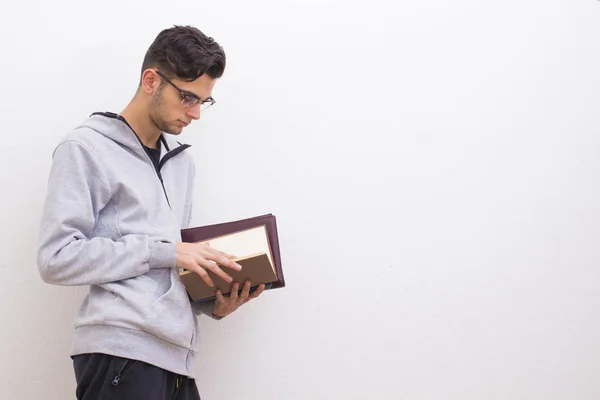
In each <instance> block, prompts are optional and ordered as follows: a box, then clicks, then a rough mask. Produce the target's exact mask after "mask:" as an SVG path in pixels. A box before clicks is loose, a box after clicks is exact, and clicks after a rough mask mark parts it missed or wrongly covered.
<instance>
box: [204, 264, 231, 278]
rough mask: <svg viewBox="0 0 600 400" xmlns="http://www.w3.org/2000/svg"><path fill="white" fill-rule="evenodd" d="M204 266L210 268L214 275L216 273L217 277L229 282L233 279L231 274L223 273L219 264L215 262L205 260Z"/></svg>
mask: <svg viewBox="0 0 600 400" xmlns="http://www.w3.org/2000/svg"><path fill="white" fill-rule="evenodd" d="M204 267H205V268H206V269H207V270H210V271H211V272H212V273H214V274H215V275H217V276H218V277H219V278H221V279H223V280H224V281H225V282H227V283H231V282H232V281H233V278H232V277H231V276H229V275H227V274H226V273H225V271H223V270H222V269H221V268H219V265H218V264H217V263H215V262H212V261H206V262H204Z"/></svg>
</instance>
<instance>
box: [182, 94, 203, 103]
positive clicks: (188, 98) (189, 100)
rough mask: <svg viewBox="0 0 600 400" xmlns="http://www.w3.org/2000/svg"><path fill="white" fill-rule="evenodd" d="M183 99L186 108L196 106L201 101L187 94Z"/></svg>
mask: <svg viewBox="0 0 600 400" xmlns="http://www.w3.org/2000/svg"><path fill="white" fill-rule="evenodd" d="M182 98H183V100H182V102H183V104H184V105H186V106H194V105H196V104H198V102H199V101H200V99H198V98H197V97H195V96H190V95H187V94H184V95H183V96H182Z"/></svg>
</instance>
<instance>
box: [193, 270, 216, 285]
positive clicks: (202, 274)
mask: <svg viewBox="0 0 600 400" xmlns="http://www.w3.org/2000/svg"><path fill="white" fill-rule="evenodd" d="M196 273H197V274H198V275H200V278H202V280H203V281H204V282H206V284H207V285H208V286H210V287H215V284H214V282H213V281H212V279H210V276H208V273H207V272H206V271H205V270H204V268H202V266H198V267H197V269H196Z"/></svg>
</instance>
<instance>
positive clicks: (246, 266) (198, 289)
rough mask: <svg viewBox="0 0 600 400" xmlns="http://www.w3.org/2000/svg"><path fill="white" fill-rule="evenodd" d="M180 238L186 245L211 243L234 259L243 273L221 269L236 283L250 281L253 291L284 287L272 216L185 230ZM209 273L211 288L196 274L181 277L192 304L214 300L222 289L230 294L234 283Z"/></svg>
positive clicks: (181, 274) (181, 275)
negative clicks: (193, 302) (263, 285)
mask: <svg viewBox="0 0 600 400" xmlns="http://www.w3.org/2000/svg"><path fill="white" fill-rule="evenodd" d="M181 237H182V241H184V242H193V243H198V242H200V243H206V242H209V243H210V246H211V247H214V248H215V249H217V250H221V251H224V252H225V253H228V254H231V255H233V256H235V257H236V258H235V259H234V261H235V262H237V263H238V264H240V265H241V266H242V270H241V271H235V270H233V269H231V268H226V267H221V269H222V270H223V271H225V272H226V273H227V274H228V275H230V276H231V277H232V278H233V282H239V283H240V285H243V283H244V282H245V281H246V280H249V281H250V282H251V283H252V289H255V288H256V287H257V286H258V285H260V284H262V283H264V284H265V286H266V289H275V288H280V287H284V286H285V282H284V278H283V271H282V269H281V256H280V252H279V239H278V236H277V224H276V221H275V216H274V215H272V214H266V215H261V216H258V217H253V218H247V219H243V220H238V221H231V222H225V223H221V224H215V225H207V226H202V227H196V228H188V229H184V230H182V231H181ZM207 273H208V274H209V276H210V278H211V279H212V281H213V283H214V284H215V286H214V287H212V288H211V287H210V286H208V285H207V284H206V283H205V282H204V280H203V279H202V278H201V277H200V276H199V275H198V274H196V273H195V272H192V271H187V270H184V271H182V272H181V273H180V277H181V281H182V283H183V284H184V286H185V288H186V290H187V292H188V294H189V296H190V297H191V299H192V300H193V301H205V300H210V299H213V298H214V297H215V293H216V290H217V289H221V291H222V292H223V294H225V295H227V294H229V293H231V287H232V285H233V282H232V283H227V282H226V281H224V280H223V279H221V278H220V277H219V276H217V275H215V274H214V273H213V272H211V271H209V270H207ZM240 288H241V286H240Z"/></svg>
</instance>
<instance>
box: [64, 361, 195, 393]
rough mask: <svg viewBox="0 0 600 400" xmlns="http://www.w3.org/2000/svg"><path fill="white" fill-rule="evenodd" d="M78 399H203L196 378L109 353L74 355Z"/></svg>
mask: <svg viewBox="0 0 600 400" xmlns="http://www.w3.org/2000/svg"><path fill="white" fill-rule="evenodd" d="M73 366H74V368H75V379H76V380H77V389H76V394H77V400H200V395H199V394H198V388H197V387H196V381H195V380H193V379H189V378H187V377H185V376H181V375H177V374H174V373H172V372H169V371H165V370H164V369H161V368H158V367H155V366H154V365H150V364H147V363H144V362H142V361H135V360H130V359H126V358H121V357H115V356H109V355H106V354H83V355H78V356H75V357H73Z"/></svg>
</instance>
